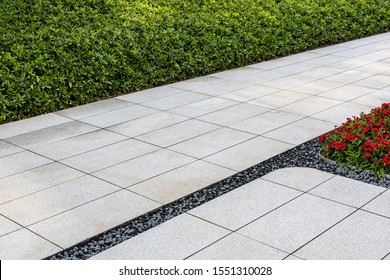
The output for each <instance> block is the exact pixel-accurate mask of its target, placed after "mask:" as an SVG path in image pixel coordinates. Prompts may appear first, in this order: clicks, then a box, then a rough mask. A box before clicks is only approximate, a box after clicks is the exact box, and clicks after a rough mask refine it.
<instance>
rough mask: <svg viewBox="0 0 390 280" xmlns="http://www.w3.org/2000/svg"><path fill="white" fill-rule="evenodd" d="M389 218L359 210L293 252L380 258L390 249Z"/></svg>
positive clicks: (309, 255)
mask: <svg viewBox="0 0 390 280" xmlns="http://www.w3.org/2000/svg"><path fill="white" fill-rule="evenodd" d="M389 231H390V219H388V218H384V217H380V216H377V215H374V214H370V213H367V212H364V211H358V212H356V213H354V214H353V215H351V216H350V217H348V218H347V219H345V220H344V221H342V222H341V223H339V224H337V225H336V226H335V227H333V228H331V229H330V230H329V231H327V232H325V233H324V234H322V235H320V236H319V237H317V238H316V239H314V240H313V241H312V242H310V243H309V244H307V245H306V246H304V247H303V248H302V249H300V250H298V251H297V252H295V253H294V254H295V255H296V256H298V257H301V258H304V259H309V260H313V259H314V260H317V259H320V260H380V259H382V258H383V257H385V256H386V255H387V254H388V253H389V252H390V235H389V234H388V233H389Z"/></svg>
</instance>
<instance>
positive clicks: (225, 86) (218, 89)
mask: <svg viewBox="0 0 390 280" xmlns="http://www.w3.org/2000/svg"><path fill="white" fill-rule="evenodd" d="M252 76H253V75H252ZM253 85H254V82H252V81H247V80H245V81H233V80H223V81H222V82H221V83H215V84H211V85H210V84H209V85H206V86H202V87H199V88H196V89H193V91H195V92H198V93H201V94H205V95H209V96H219V95H221V94H224V93H228V92H231V91H235V90H240V89H244V88H247V87H250V86H253Z"/></svg>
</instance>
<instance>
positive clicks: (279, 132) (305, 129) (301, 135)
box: [264, 118, 335, 145]
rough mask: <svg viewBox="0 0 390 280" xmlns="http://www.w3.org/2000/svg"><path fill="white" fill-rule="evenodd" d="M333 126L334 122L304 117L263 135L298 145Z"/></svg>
mask: <svg viewBox="0 0 390 280" xmlns="http://www.w3.org/2000/svg"><path fill="white" fill-rule="evenodd" d="M334 128H335V124H334V123H330V122H326V121H322V120H315V119H312V118H305V119H302V120H299V121H297V122H294V123H292V124H289V125H286V126H283V127H281V128H278V129H275V130H273V131H271V132H268V133H265V134H264V137H269V138H272V139H275V140H279V141H283V142H286V143H290V144H293V145H299V144H302V143H304V142H306V141H308V140H311V139H313V138H315V137H317V136H318V135H321V134H323V133H325V132H328V131H330V130H332V129H334Z"/></svg>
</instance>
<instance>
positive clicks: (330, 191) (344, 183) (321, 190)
mask: <svg viewBox="0 0 390 280" xmlns="http://www.w3.org/2000/svg"><path fill="white" fill-rule="evenodd" d="M385 190H386V188H384V187H378V186H374V185H371V184H367V183H363V182H360V181H356V180H353V179H349V178H346V177H341V176H335V177H333V178H331V179H330V180H328V181H326V182H324V183H323V184H321V185H319V186H318V187H316V188H315V189H313V190H311V191H310V193H312V194H315V195H318V196H321V197H324V198H327V199H331V200H334V201H337V202H340V203H344V204H347V205H349V206H352V207H357V208H359V207H361V206H363V205H364V204H366V203H367V202H369V201H370V200H371V199H373V198H374V197H376V196H377V195H379V194H381V193H382V192H384V191H385Z"/></svg>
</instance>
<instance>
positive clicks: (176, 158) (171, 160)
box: [94, 150, 195, 187]
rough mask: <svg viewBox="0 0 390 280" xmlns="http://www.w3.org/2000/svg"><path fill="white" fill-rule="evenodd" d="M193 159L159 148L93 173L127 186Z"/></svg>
mask: <svg viewBox="0 0 390 280" xmlns="http://www.w3.org/2000/svg"><path fill="white" fill-rule="evenodd" d="M193 161H195V159H194V158H191V157H187V156H185V155H182V154H179V153H175V152H172V151H168V150H159V151H156V152H153V153H151V154H147V155H145V156H142V157H138V158H136V159H132V160H129V161H126V162H124V163H121V164H117V165H115V166H112V167H109V168H106V169H103V170H100V171H98V172H96V173H94V175H95V176H97V177H99V178H102V179H104V180H106V181H108V182H112V183H114V184H116V185H119V186H121V187H129V186H131V185H134V184H136V183H140V182H142V181H144V180H147V179H150V178H152V177H154V176H157V175H160V174H162V173H165V172H167V171H170V170H173V169H175V168H178V167H180V166H183V165H186V164H188V163H190V162H193Z"/></svg>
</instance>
